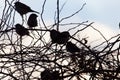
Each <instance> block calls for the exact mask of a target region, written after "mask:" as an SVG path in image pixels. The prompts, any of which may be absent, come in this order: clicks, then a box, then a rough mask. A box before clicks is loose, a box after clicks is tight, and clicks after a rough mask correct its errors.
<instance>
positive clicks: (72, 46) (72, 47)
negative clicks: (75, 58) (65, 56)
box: [66, 41, 80, 53]
mask: <svg viewBox="0 0 120 80" xmlns="http://www.w3.org/2000/svg"><path fill="white" fill-rule="evenodd" d="M66 50H67V51H68V52H71V53H75V52H80V49H79V48H78V47H77V46H76V45H75V44H73V43H72V42H70V41H69V42H67V44H66Z"/></svg>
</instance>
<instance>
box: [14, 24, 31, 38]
mask: <svg viewBox="0 0 120 80" xmlns="http://www.w3.org/2000/svg"><path fill="white" fill-rule="evenodd" d="M15 30H16V33H17V34H18V35H20V36H21V37H22V36H25V35H29V31H28V30H27V28H25V27H24V26H22V25H21V24H16V25H15Z"/></svg>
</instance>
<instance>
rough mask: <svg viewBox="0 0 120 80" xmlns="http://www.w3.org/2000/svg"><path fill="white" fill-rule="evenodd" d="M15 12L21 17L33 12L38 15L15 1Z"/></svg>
mask: <svg viewBox="0 0 120 80" xmlns="http://www.w3.org/2000/svg"><path fill="white" fill-rule="evenodd" d="M15 10H16V11H17V12H18V13H19V14H20V15H21V16H22V17H23V15H24V14H27V13H28V12H35V13H39V12H37V11H34V10H32V9H31V8H30V7H29V6H27V5H25V4H23V3H21V2H19V1H17V2H15Z"/></svg>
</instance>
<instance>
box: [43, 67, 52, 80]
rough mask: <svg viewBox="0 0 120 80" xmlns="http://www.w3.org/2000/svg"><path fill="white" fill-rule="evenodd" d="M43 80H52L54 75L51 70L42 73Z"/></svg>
mask: <svg viewBox="0 0 120 80" xmlns="http://www.w3.org/2000/svg"><path fill="white" fill-rule="evenodd" d="M41 80H52V75H51V72H50V70H47V69H46V70H44V71H43V72H41Z"/></svg>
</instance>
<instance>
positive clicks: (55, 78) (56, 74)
mask: <svg viewBox="0 0 120 80" xmlns="http://www.w3.org/2000/svg"><path fill="white" fill-rule="evenodd" d="M51 74H52V80H60V74H59V71H53V72H52V73H51Z"/></svg>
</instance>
